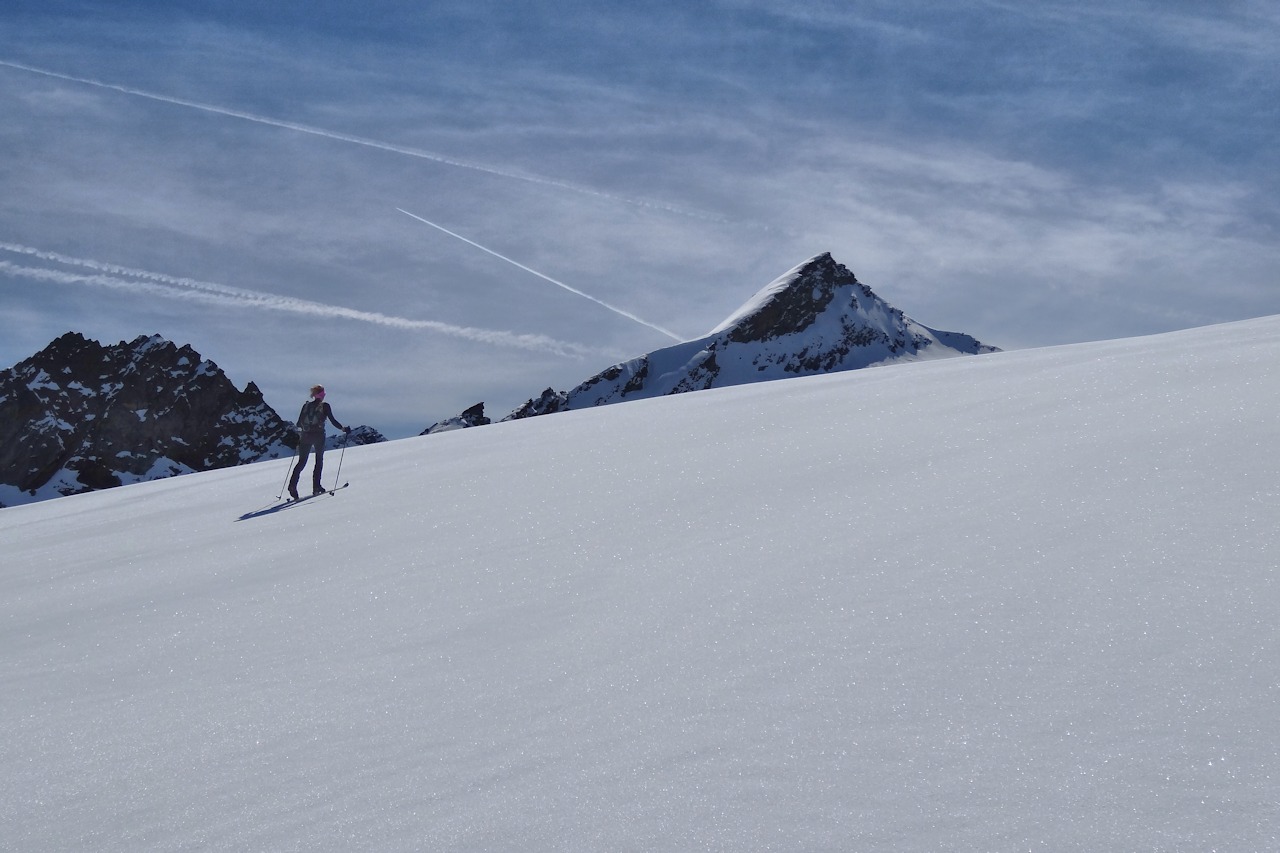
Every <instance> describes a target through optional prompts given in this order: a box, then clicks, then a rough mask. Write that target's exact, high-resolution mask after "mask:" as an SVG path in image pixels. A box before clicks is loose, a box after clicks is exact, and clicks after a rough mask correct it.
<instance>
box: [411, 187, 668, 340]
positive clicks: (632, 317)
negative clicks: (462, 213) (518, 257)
mask: <svg viewBox="0 0 1280 853" xmlns="http://www.w3.org/2000/svg"><path fill="white" fill-rule="evenodd" d="M396 210H398V211H400V212H401V213H403V214H404V215H405V216H411V217H413V218H414V219H416V220H418V221H419V222H422V223H424V224H426V225H430V226H431V227H432V228H435V229H436V230H437V231H443V232H444V233H446V234H448V235H449V236H450V237H457V238H458V239H459V240H461V241H462V242H464V243H466V244H468V245H471V246H475V247H476V248H477V249H479V250H480V251H482V252H488V253H489V254H490V255H493V256H494V257H495V258H499V259H501V260H504V261H506V262H507V263H509V264H511V265H512V266H514V267H519V268H520V269H522V270H524V271H525V272H527V273H532V274H533V275H536V276H537V277H538V278H540V279H543V280H545V281H549V282H551V283H552V284H554V285H555V286H556V287H563V288H564V289H565V290H567V291H569V292H570V293H574V294H577V295H578V296H581V297H582V298H583V299H590V300H591V301H592V302H594V303H596V304H597V305H603V306H604V307H605V308H608V309H609V310H610V311H612V312H613V313H615V314H620V315H622V316H623V317H626V318H627V319H628V320H634V321H635V322H637V323H639V324H640V325H642V326H648V327H649V328H650V329H653V330H654V331H657V332H662V334H664V335H666V336H667V337H668V338H671V339H672V340H674V341H680V342H683V341H684V338H682V337H680V336H679V335H677V334H676V333H675V332H671V331H668V330H667V329H664V328H662V327H661V326H657V325H654V324H653V323H650V322H649V321H648V320H644V319H642V318H640V317H637V316H636V315H635V314H632V313H631V312H630V311H625V310H623V309H622V308H619V307H617V306H616V305H610V304H609V303H608V302H605V301H604V300H603V299H596V298H595V297H594V296H592V295H591V294H589V293H583V292H582V291H581V290H578V289H577V288H574V287H570V286H569V285H567V284H565V283H564V282H563V281H556V280H555V279H554V278H552V277H551V276H549V275H543V274H542V273H540V272H538V271H537V270H535V269H532V268H530V267H527V266H525V265H524V264H522V263H520V262H518V261H513V260H511V259H510V258H508V257H507V256H506V255H500V254H498V253H497V252H495V251H494V250H493V249H488V248H485V247H484V246H481V245H480V244H479V243H477V242H476V241H474V240H468V239H467V238H466V237H463V236H462V235H461V234H455V233H453V232H452V231H450V230H449V229H448V228H444V227H443V226H440V225H437V224H435V223H434V222H431V221H429V220H426V219H423V218H422V217H421V216H418V215H417V214H416V213H410V212H409V211H407V210H405V209H404V208H400V207H397V208H396Z"/></svg>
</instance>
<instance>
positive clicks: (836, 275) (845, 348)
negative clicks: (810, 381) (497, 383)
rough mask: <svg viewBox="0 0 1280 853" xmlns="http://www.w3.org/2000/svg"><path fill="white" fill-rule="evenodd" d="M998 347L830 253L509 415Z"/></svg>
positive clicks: (938, 356) (510, 416)
mask: <svg viewBox="0 0 1280 853" xmlns="http://www.w3.org/2000/svg"><path fill="white" fill-rule="evenodd" d="M996 351H998V350H997V348H996V347H992V346H988V345H986V344H983V343H981V342H979V341H978V340H976V339H975V338H972V337H970V336H969V335H965V334H961V333H959V332H942V331H937V330H935V329H930V328H928V327H927V326H924V325H921V324H920V323H917V322H916V321H914V320H912V319H911V318H909V317H907V316H906V315H905V314H903V313H902V312H901V311H900V310H898V309H897V308H894V307H893V306H891V305H889V304H888V303H887V302H885V301H884V300H882V299H881V298H880V297H878V296H876V295H875V293H873V292H872V291H871V288H869V287H867V286H866V285H865V284H863V283H862V282H860V281H858V279H857V277H856V276H854V274H853V273H852V272H850V271H849V269H848V268H847V267H845V266H843V265H842V264H840V263H837V262H836V260H835V259H834V258H832V257H831V255H830V254H829V253H824V254H821V255H818V256H817V257H814V258H811V259H810V260H808V261H806V262H805V263H803V264H801V265H799V266H797V267H796V268H794V269H792V270H790V271H789V272H787V273H786V274H785V275H783V276H781V277H780V278H778V279H776V280H775V281H773V282H772V283H770V284H769V285H768V286H766V287H765V288H763V289H762V290H761V291H760V292H758V293H757V294H756V295H755V296H754V297H753V298H752V299H751V300H749V301H748V302H747V303H746V304H745V305H743V306H742V308H740V309H739V310H738V311H737V312H735V313H734V314H733V315H732V316H731V317H729V318H728V319H727V320H725V321H724V322H723V323H721V324H720V325H719V326H717V327H716V328H715V329H713V330H712V331H711V332H710V333H709V334H708V335H706V336H704V337H702V338H698V339H696V340H692V341H686V342H685V343H681V344H676V345H674V346H670V347H666V348H664V349H660V350H656V351H654V352H651V353H649V354H648V355H644V356H641V357H639V358H635V359H632V360H631V361H626V362H623V363H621V364H616V365H614V366H612V367H610V368H609V369H607V370H605V371H602V372H601V373H598V374H596V375H595V376H593V377H591V378H590V379H588V380H586V381H585V382H583V383H582V384H580V385H579V386H577V387H576V388H574V389H573V390H571V391H568V392H556V391H553V390H551V389H548V390H547V391H544V392H543V393H542V395H541V396H539V397H537V398H533V399H530V400H529V401H528V402H526V403H525V404H524V405H523V406H521V407H520V408H518V409H516V411H514V412H512V414H511V415H509V416H508V418H507V420H512V419H518V418H524V417H530V416H534V415H543V414H550V413H553V412H559V411H568V410H572V409H583V408H590V407H592V406H600V405H605V404H608V403H619V402H622V401H624V400H639V399H644V398H647V397H661V396H665V395H667V394H680V393H683V392H686V391H701V390H706V389H708V388H722V387H727V386H731V385H744V384H747V383H751V382H764V381H768V380H772V379H785V378H788V377H793V376H808V375H813V374H820V373H836V372H839V371H844V370H855V369H857V368H862V367H870V366H872V365H881V364H888V363H892V362H899V361H915V360H920V359H926V358H944V357H949V356H956V355H976V354H979V353H989V352H996Z"/></svg>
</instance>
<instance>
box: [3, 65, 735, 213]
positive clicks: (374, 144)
mask: <svg viewBox="0 0 1280 853" xmlns="http://www.w3.org/2000/svg"><path fill="white" fill-rule="evenodd" d="M0 66H4V67H7V68H16V69H18V70H20V71H28V72H30V73H32V74H40V75H43V76H45V77H52V78H54V79H57V80H66V81H68V82H71V83H80V84H83V85H85V86H95V87H97V88H99V89H110V90H112V91H115V92H121V93H123V94H126V95H133V96H135V97H139V98H148V99H150V100H153V101H160V102H161V103H165V104H173V105H175V106H179V107H188V108H190V109H194V110H201V111H203V112H208V113H214V114H216V115H221V116H227V117H229V118H238V119H242V120H244V121H251V122H255V123H257V124H265V125H268V126H270V127H278V128H283V129H284V130H292V131H296V132H298V133H306V134H310V135H312V136H321V137H324V138H325V139H332V140H335V141H338V142H348V143H351V144H353V145H363V146H365V147H367V148H376V149H378V150H380V151H390V152H392V153H393V154H403V155H405V156H408V157H417V158H419V159H421V160H430V161H431V162H433V163H440V164H441V165H445V166H453V167H456V168H459V169H471V170H473V171H476V172H484V173H485V174H489V175H495V176H497V177H501V178H508V179H510V180H514V181H524V182H526V183H530V184H537V185H539V186H544V187H551V188H554V189H559V190H567V191H569V192H574V193H580V194H582V195H589V196H594V197H595V198H601V199H605V200H608V201H612V202H618V203H621V204H628V205H632V206H634V207H642V208H647V209H650V210H658V211H662V212H664V213H671V214H676V215H678V216H685V217H690V218H693V219H702V220H705V221H708V222H718V223H721V224H726V223H727V222H728V220H726V219H724V218H722V217H719V216H715V215H713V214H710V213H706V212H703V211H696V210H689V209H686V208H681V207H676V206H675V205H670V204H663V203H661V202H656V201H646V200H644V199H637V198H629V197H627V196H620V195H614V194H612V193H606V192H602V191H601V190H596V189H592V188H591V187H584V186H582V185H581V184H573V183H569V182H568V181H559V180H556V179H555V178H547V177H543V176H540V175H530V174H527V173H524V172H515V171H512V170H509V169H501V168H497V167H494V166H487V165H484V164H481V163H471V162H468V161H465V160H456V159H454V158H452V157H445V156H443V155H441V154H436V153H434V152H431V151H425V150H423V149H421V148H411V147H409V146H405V145H396V144H395V143H391V142H382V141H379V140H377V139H369V138H367V137H363V136H354V135H352V134H349V133H340V132H337V131H332V130H325V129H323V128H319V127H312V126H310V125H305V124H298V123H297V122H292V121H283V120H281V119H276V118H271V117H269V116H262V115H257V114H255V113H248V112H244V111H243V110H235V109H230V108H228V107H220V106H217V105H214V104H205V103H201V102H200V101H190V100H187V99H185V98H175V97H172V96H169V95H161V94H158V93H156V92H148V91H146V90H144V89H135V88H133V87H131V86H121V85H119V84H116V83H108V82H105V81H103V80H94V79H92V78H89V77H76V76H74V75H71V74H62V73H60V72H57V71H50V70H48V69H45V68H36V67H35V66H33V65H25V64H23V63H21V62H12V61H10V60H4V59H0Z"/></svg>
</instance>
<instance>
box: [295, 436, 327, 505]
mask: <svg viewBox="0 0 1280 853" xmlns="http://www.w3.org/2000/svg"><path fill="white" fill-rule="evenodd" d="M313 450H314V451H315V452H316V465H315V468H313V469H312V470H311V491H313V492H318V491H320V488H321V487H320V472H321V471H323V470H324V433H323V432H304V433H302V434H301V436H300V437H299V439H298V464H297V465H294V466H293V476H291V477H290V478H289V493H290V494H293V493H294V492H296V491H297V490H298V477H300V476H301V475H302V469H303V468H305V467H307V459H309V458H310V457H311V451H313Z"/></svg>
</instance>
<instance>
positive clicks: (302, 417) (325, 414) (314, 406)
mask: <svg viewBox="0 0 1280 853" xmlns="http://www.w3.org/2000/svg"><path fill="white" fill-rule="evenodd" d="M326 418H327V419H328V420H329V422H330V423H331V424H333V425H334V426H336V427H337V428H338V429H340V430H342V431H343V432H346V429H347V428H346V427H344V426H343V425H342V424H340V423H338V419H337V418H335V417H334V416H333V409H332V408H331V407H330V406H329V404H328V403H326V402H324V401H322V400H308V401H307V402H305V403H303V404H302V411H300V412H298V432H300V433H302V434H304V435H306V434H314V433H319V434H321V435H324V422H325V419H326Z"/></svg>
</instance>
